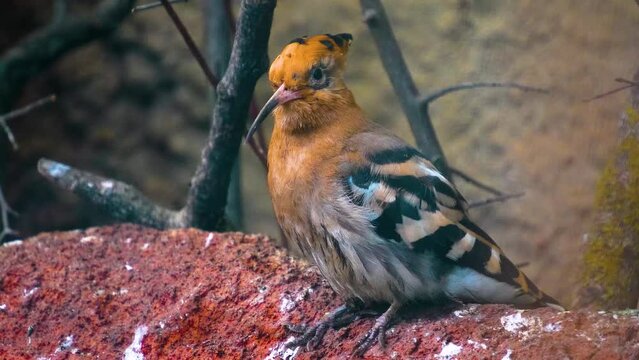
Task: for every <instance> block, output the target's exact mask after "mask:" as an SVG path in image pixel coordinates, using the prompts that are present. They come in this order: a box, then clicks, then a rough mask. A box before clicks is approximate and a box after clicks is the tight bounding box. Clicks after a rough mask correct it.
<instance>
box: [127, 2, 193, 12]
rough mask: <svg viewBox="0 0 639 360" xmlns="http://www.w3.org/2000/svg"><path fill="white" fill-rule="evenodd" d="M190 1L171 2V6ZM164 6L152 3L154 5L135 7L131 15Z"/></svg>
mask: <svg viewBox="0 0 639 360" xmlns="http://www.w3.org/2000/svg"><path fill="white" fill-rule="evenodd" d="M187 1H188V0H169V2H170V3H171V4H177V3H181V2H187ZM160 6H162V2H161V1H156V2H152V3H148V4H142V5H138V6H136V7H134V8H133V9H131V13H134V12H140V11H144V10H151V9H155V8H157V7H160Z"/></svg>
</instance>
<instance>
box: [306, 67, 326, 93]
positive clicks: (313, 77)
mask: <svg viewBox="0 0 639 360" xmlns="http://www.w3.org/2000/svg"><path fill="white" fill-rule="evenodd" d="M308 80H309V81H308V82H309V85H310V86H311V87H312V88H313V89H316V90H319V89H323V88H325V87H327V86H328V85H329V82H330V81H329V79H328V77H327V76H326V70H324V69H322V68H321V67H315V68H313V69H312V70H311V73H310V77H309V79H308Z"/></svg>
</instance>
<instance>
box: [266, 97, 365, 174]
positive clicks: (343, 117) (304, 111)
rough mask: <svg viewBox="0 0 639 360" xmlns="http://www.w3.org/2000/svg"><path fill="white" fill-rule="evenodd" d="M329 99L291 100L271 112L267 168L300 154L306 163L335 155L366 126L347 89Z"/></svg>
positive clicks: (360, 111)
mask: <svg viewBox="0 0 639 360" xmlns="http://www.w3.org/2000/svg"><path fill="white" fill-rule="evenodd" d="M342 92H343V93H342V94H340V95H341V96H339V97H337V98H335V99H331V100H332V101H330V102H329V101H315V102H308V101H293V102H291V103H290V104H286V105H289V106H283V107H278V108H277V109H276V111H275V114H274V115H275V126H274V128H273V134H272V136H271V142H270V145H269V154H268V155H269V156H268V158H269V168H270V167H271V165H275V166H277V165H278V163H279V164H283V163H285V162H287V161H288V160H289V158H297V157H299V156H300V155H302V154H309V155H310V154H312V156H311V157H312V160H309V164H310V162H315V161H322V159H327V158H330V157H333V156H335V155H336V154H337V153H339V152H340V151H341V147H343V145H345V144H347V143H348V141H347V139H348V138H349V137H351V136H353V135H354V134H356V133H358V132H360V131H362V130H363V129H365V128H366V127H367V126H368V121H367V120H366V118H365V117H364V115H363V113H362V110H361V109H360V108H359V106H357V104H356V103H355V101H354V99H353V96H352V94H351V93H350V91H348V90H347V89H344V90H342Z"/></svg>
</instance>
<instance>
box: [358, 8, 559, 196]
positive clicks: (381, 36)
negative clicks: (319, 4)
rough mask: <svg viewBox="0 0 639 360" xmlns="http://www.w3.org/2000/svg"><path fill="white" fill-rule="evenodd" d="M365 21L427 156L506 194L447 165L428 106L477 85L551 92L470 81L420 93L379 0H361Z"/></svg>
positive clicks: (445, 168)
mask: <svg viewBox="0 0 639 360" xmlns="http://www.w3.org/2000/svg"><path fill="white" fill-rule="evenodd" d="M360 5H361V8H362V16H363V18H364V22H365V23H366V25H368V29H369V30H370V32H371V35H372V36H373V40H374V41H375V44H376V45H377V50H378V52H379V56H380V58H381V60H382V65H383V66H384V70H385V71H386V74H387V75H388V78H389V79H390V82H391V84H392V85H393V89H394V90H395V94H396V95H397V98H398V100H399V102H400V104H401V106H402V110H403V111H404V114H405V115H406V118H407V119H408V122H409V124H410V127H411V130H412V132H413V135H414V137H415V141H416V143H417V146H418V147H419V149H420V150H421V151H422V153H424V155H425V156H426V157H427V158H428V159H429V160H430V161H431V162H432V163H433V164H434V165H435V166H436V167H437V168H438V169H439V170H440V171H441V172H442V173H443V174H444V176H446V177H447V178H449V179H450V178H451V175H452V173H453V172H455V173H457V175H459V176H460V177H462V178H463V179H465V180H466V181H468V182H470V183H471V184H474V185H476V186H478V187H479V188H481V189H483V190H486V191H489V192H491V193H493V194H496V195H503V193H502V192H501V191H499V190H496V189H494V188H492V187H490V186H487V185H484V184H482V183H481V182H479V181H477V180H475V179H473V178H472V177H470V176H468V175H466V174H464V173H463V172H461V171H459V170H456V169H453V168H451V167H450V165H449V164H448V161H447V160H446V157H445V155H444V152H443V150H442V147H441V145H440V142H439V139H438V138H437V134H436V132H435V129H434V127H433V124H432V122H431V118H430V113H429V108H430V105H431V104H432V103H433V102H434V101H435V100H437V99H439V98H441V97H443V96H445V95H447V94H450V93H453V92H455V91H460V90H467V89H476V88H513V89H517V90H522V91H531V92H536V93H543V94H545V93H548V91H547V90H544V89H540V88H536V87H532V86H527V85H523V84H518V83H514V82H505V83H500V82H468V83H461V84H458V85H454V86H449V87H446V88H443V89H440V90H435V91H432V92H430V93H427V94H425V95H420V92H419V90H418V89H417V86H416V85H415V82H414V81H413V78H412V76H411V74H410V71H409V70H408V66H407V65H406V62H405V61H404V56H403V55H402V51H401V49H400V47H399V44H398V43H397V39H396V38H395V35H394V33H393V29H392V27H391V25H390V21H389V20H388V17H387V16H386V11H385V10H384V6H383V5H382V3H381V1H380V0H360Z"/></svg>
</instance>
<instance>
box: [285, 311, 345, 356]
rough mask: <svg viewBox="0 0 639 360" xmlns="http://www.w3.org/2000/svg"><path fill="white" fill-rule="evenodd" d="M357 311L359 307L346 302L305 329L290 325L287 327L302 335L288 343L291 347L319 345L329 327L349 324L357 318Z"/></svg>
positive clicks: (311, 347)
mask: <svg viewBox="0 0 639 360" xmlns="http://www.w3.org/2000/svg"><path fill="white" fill-rule="evenodd" d="M356 313H357V309H354V308H353V307H352V306H349V305H347V304H344V305H342V306H340V307H338V308H337V309H335V310H333V311H331V312H330V313H328V314H327V315H326V316H324V318H323V319H322V320H320V321H319V322H318V323H317V324H315V325H313V326H310V327H307V328H305V329H303V330H302V329H301V328H300V327H298V326H291V325H288V326H287V327H288V329H289V330H291V331H293V332H297V333H301V334H302V335H300V336H299V337H297V338H296V339H294V340H292V341H290V342H288V343H287V344H286V345H287V346H288V347H289V348H293V347H297V346H301V345H306V348H307V349H308V350H310V349H313V348H315V347H317V345H319V343H320V342H321V341H322V338H323V337H324V335H325V334H326V331H327V330H328V329H329V328H339V327H342V326H344V325H347V324H349V323H350V322H351V321H353V320H354V319H356V318H357V316H356Z"/></svg>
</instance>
